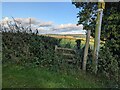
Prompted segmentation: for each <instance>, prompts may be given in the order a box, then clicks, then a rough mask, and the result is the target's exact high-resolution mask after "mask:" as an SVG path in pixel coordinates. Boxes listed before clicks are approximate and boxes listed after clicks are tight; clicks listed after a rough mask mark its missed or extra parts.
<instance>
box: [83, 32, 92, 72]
mask: <svg viewBox="0 0 120 90" xmlns="http://www.w3.org/2000/svg"><path fill="white" fill-rule="evenodd" d="M90 33H91V30H87V35H86V43H85V49H84V58H83V65H82V66H83V67H82V69H83V70H84V71H86V64H87V56H88V48H89V42H90Z"/></svg>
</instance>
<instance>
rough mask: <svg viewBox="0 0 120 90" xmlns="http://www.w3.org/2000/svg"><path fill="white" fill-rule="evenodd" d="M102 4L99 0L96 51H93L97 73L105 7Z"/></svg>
mask: <svg viewBox="0 0 120 90" xmlns="http://www.w3.org/2000/svg"><path fill="white" fill-rule="evenodd" d="M102 4H103V3H101V2H98V13H97V20H96V28H95V39H94V51H93V71H94V72H95V74H96V73H97V64H98V53H99V47H100V34H101V24H102V14H103V8H102V7H101V6H102Z"/></svg>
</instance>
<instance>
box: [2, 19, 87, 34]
mask: <svg viewBox="0 0 120 90" xmlns="http://www.w3.org/2000/svg"><path fill="white" fill-rule="evenodd" d="M7 21H8V22H10V21H11V22H12V23H11V24H15V23H14V21H13V19H9V18H8V17H5V18H4V19H3V20H2V23H4V26H5V27H8V26H7ZM15 21H16V22H17V24H18V26H20V27H21V26H22V27H25V28H26V27H29V26H30V22H31V29H32V30H33V32H35V31H36V29H38V31H39V34H85V30H83V25H79V26H77V25H76V24H71V23H69V24H60V25H53V22H51V21H42V20H39V19H36V18H15ZM2 23H1V24H2Z"/></svg>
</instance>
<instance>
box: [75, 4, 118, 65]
mask: <svg viewBox="0 0 120 90" xmlns="http://www.w3.org/2000/svg"><path fill="white" fill-rule="evenodd" d="M73 4H74V5H75V6H76V8H79V9H80V11H79V13H78V14H77V15H78V16H77V17H78V18H79V21H78V24H83V25H84V29H86V30H88V29H90V30H91V32H92V33H91V35H92V36H93V37H95V25H96V17H97V13H96V12H97V9H98V4H97V3H96V2H94V3H92V2H73ZM119 22H120V2H105V10H104V13H103V22H102V31H101V40H103V41H105V47H109V48H110V51H111V52H112V53H113V55H114V56H116V57H117V59H118V62H119V58H120V56H119V53H120V52H119V48H120V40H119V38H120V34H119V30H120V25H119ZM119 66H120V62H119Z"/></svg>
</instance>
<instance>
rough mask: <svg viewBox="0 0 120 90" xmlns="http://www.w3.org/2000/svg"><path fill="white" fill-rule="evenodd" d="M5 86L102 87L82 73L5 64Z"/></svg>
mask: <svg viewBox="0 0 120 90" xmlns="http://www.w3.org/2000/svg"><path fill="white" fill-rule="evenodd" d="M2 75H3V78H2V79H3V80H2V83H3V84H2V85H3V88H24V87H25V88H26V87H27V88H101V87H103V86H102V85H101V84H100V83H98V82H96V80H94V79H93V78H91V77H89V76H84V75H82V74H79V75H77V74H74V75H71V74H65V73H58V72H54V71H50V70H47V69H45V68H28V67H23V66H20V65H11V64H5V65H3V73H2Z"/></svg>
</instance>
